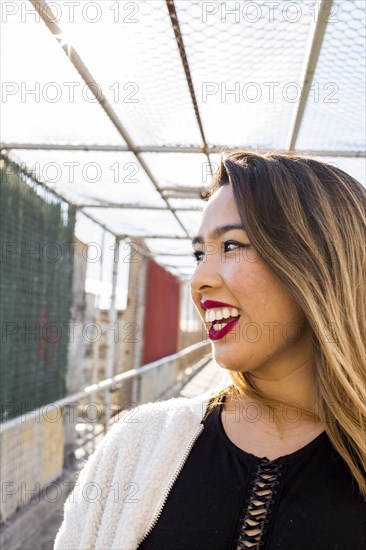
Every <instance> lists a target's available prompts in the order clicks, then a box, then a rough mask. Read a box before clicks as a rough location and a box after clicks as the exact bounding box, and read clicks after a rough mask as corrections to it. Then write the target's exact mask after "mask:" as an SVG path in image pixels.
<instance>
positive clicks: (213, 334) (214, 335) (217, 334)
mask: <svg viewBox="0 0 366 550" xmlns="http://www.w3.org/2000/svg"><path fill="white" fill-rule="evenodd" d="M239 319H240V316H239V317H238V318H237V319H234V321H230V323H228V324H227V325H226V326H225V327H224V328H222V329H221V330H215V329H214V328H213V323H212V325H211V327H210V330H209V331H208V337H209V338H210V340H220V339H221V338H222V337H223V336H225V334H227V333H228V332H229V331H230V330H231V329H232V328H233V327H234V326H235V325H236V323H237V322H238V321H239Z"/></svg>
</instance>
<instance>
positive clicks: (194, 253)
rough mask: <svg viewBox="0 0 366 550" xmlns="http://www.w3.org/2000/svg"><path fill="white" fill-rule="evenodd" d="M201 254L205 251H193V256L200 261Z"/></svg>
mask: <svg viewBox="0 0 366 550" xmlns="http://www.w3.org/2000/svg"><path fill="white" fill-rule="evenodd" d="M200 254H203V252H198V251H197V252H193V253H192V256H193V258H194V259H195V260H196V262H199V261H200V257H199V256H200Z"/></svg>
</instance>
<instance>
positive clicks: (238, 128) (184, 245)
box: [1, 0, 366, 277]
mask: <svg viewBox="0 0 366 550" xmlns="http://www.w3.org/2000/svg"><path fill="white" fill-rule="evenodd" d="M365 13H366V3H365V2H364V0H347V1H345V0H343V1H341V2H332V1H329V0H327V1H325V0H320V1H318V2H308V1H306V0H305V1H302V2H299V1H298V2H281V3H280V2H268V1H264V0H263V1H256V2H247V1H245V2H244V1H235V2H234V1H233V2H231V1H227V2H203V1H186V0H175V1H173V0H166V1H163V0H154V1H151V0H148V1H143V0H139V1H137V2H131V1H127V0H126V1H125V0H123V1H122V0H118V1H115V0H113V1H112V0H110V1H109V0H103V1H99V2H84V1H82V2H75V3H73V2H64V1H61V0H53V1H52V2H49V3H48V4H47V2H46V1H45V0H20V1H19V2H16V3H10V2H9V3H6V6H5V4H4V5H3V24H2V37H1V42H2V48H1V51H2V53H1V67H2V79H3V109H2V111H3V112H2V140H3V142H2V149H4V150H6V151H7V153H8V154H9V156H10V157H11V158H12V159H14V160H16V161H17V162H18V163H20V164H21V165H24V167H25V168H26V169H27V170H28V171H31V172H33V173H34V175H35V177H36V178H37V179H38V180H39V181H43V182H44V184H45V185H47V186H48V187H50V188H51V189H53V190H54V191H55V192H57V193H58V194H59V195H60V196H61V197H63V198H65V199H66V200H67V201H68V202H69V203H71V204H73V205H75V206H76V207H77V209H78V212H81V213H84V214H85V215H86V216H88V218H90V219H92V220H94V221H96V222H97V223H99V224H101V225H102V226H103V227H105V228H106V229H107V230H108V231H110V232H111V233H112V234H114V235H116V236H118V237H121V238H124V237H127V236H128V237H130V238H132V239H133V237H137V236H139V237H143V238H145V243H146V244H147V246H148V248H149V250H150V251H151V253H152V254H153V255H154V256H155V258H156V261H158V262H159V263H160V264H162V265H165V266H166V267H167V269H169V270H171V271H172V272H173V273H174V274H175V275H177V276H180V277H185V276H189V275H190V274H191V273H192V271H193V269H194V265H195V264H194V260H193V258H192V256H191V245H190V242H191V239H192V237H193V236H194V235H195V234H196V232H197V228H198V225H199V221H200V211H201V209H202V207H203V206H204V198H205V193H206V189H207V186H208V184H209V182H210V179H211V177H212V174H213V173H214V171H215V169H216V167H217V165H218V163H219V161H220V151H222V150H223V149H224V148H226V149H227V148H246V149H253V150H257V151H260V152H262V151H272V150H273V151H287V150H292V151H297V152H298V153H299V154H301V155H307V156H309V155H311V156H314V157H315V158H320V159H321V160H324V161H326V162H332V163H334V164H336V165H337V166H339V167H340V168H342V169H343V170H345V171H346V172H348V173H350V174H351V175H353V176H354V177H356V178H357V179H358V180H359V181H360V182H361V183H362V184H364V185H365V180H366V176H365V153H364V150H365V112H366V105H365V93H364V92H365V76H366V75H365V52H364V47H365V28H366V25H365V22H366V21H365ZM20 44H21V47H19V45H20ZM65 54H66V55H65Z"/></svg>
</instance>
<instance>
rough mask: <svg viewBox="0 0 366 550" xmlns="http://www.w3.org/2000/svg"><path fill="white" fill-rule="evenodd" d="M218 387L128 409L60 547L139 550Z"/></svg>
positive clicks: (99, 452)
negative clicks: (196, 393)
mask: <svg viewBox="0 0 366 550" xmlns="http://www.w3.org/2000/svg"><path fill="white" fill-rule="evenodd" d="M215 391H216V390H210V391H209V392H205V393H203V394H200V395H199V396H198V397H195V398H187V397H177V398H171V399H168V400H165V401H157V402H151V403H145V404H143V405H139V406H137V407H135V408H134V409H133V410H132V411H129V412H125V413H124V414H123V415H122V417H121V418H120V420H118V421H117V422H116V423H115V424H113V426H112V427H111V429H110V431H109V432H108V433H107V434H106V435H105V437H104V438H103V439H102V440H101V441H100V442H99V444H98V445H97V447H96V449H95V451H94V453H93V454H92V455H91V456H90V457H89V459H88V460H87V462H86V463H85V465H84V467H83V468H82V470H81V471H80V473H79V476H78V479H77V482H76V485H75V487H74V489H73V491H72V492H71V493H70V495H69V496H68V498H67V499H66V502H65V504H64V518H63V523H62V525H61V527H60V529H59V531H58V533H57V535H56V538H55V542H54V550H92V549H95V550H136V548H137V547H138V545H139V542H140V541H141V540H142V539H143V538H145V536H146V534H147V532H148V531H149V528H150V529H151V526H152V525H154V523H155V522H156V521H157V517H158V516H159V515H160V512H161V509H162V507H163V505H164V503H165V500H166V496H167V494H168V493H169V490H170V489H171V486H172V484H173V483H174V480H175V479H176V476H177V475H179V473H180V471H181V468H182V465H183V464H184V463H185V460H186V458H187V457H188V455H189V452H190V450H191V448H192V446H193V443H194V441H195V440H196V438H197V437H198V435H199V434H200V433H201V430H202V429H203V425H202V424H200V422H201V420H202V418H203V415H204V413H205V411H206V408H207V404H208V400H209V398H210V396H211V395H213V394H214V393H215Z"/></svg>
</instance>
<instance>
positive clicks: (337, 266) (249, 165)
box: [207, 151, 366, 498]
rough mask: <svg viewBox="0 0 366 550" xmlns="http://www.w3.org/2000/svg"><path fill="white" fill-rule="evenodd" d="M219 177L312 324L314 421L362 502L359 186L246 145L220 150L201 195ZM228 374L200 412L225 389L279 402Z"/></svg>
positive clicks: (364, 378) (365, 408)
mask: <svg viewBox="0 0 366 550" xmlns="http://www.w3.org/2000/svg"><path fill="white" fill-rule="evenodd" d="M228 183H230V184H231V185H232V189H233V194H234V199H235V203H236V206H237V210H238V213H239V215H240V219H241V222H242V224H243V225H244V226H245V228H246V232H247V234H248V237H249V239H250V241H251V243H252V245H253V246H254V248H255V249H256V250H257V253H258V254H259V255H260V256H261V257H262V258H263V259H264V260H265V261H266V262H267V264H268V266H269V267H270V268H271V269H272V270H273V272H274V273H275V274H276V275H277V276H278V277H279V278H280V280H281V281H282V282H283V283H284V284H285V285H286V287H287V289H288V291H289V293H290V294H291V295H292V297H293V298H294V299H295V301H296V302H297V303H298V304H299V305H300V307H301V308H302V310H303V312H304V314H305V315H306V318H307V320H308V322H309V324H310V326H311V328H312V330H313V358H314V365H315V384H316V387H315V390H316V396H317V402H318V407H319V411H318V412H319V414H318V418H319V419H320V420H321V421H322V422H324V423H325V425H326V431H327V434H328V436H329V438H330V440H331V442H332V444H333V446H334V447H335V449H336V450H337V451H338V453H339V454H340V455H341V456H342V457H343V459H344V460H345V462H346V464H347V465H348V467H349V469H350V471H351V473H352V475H353V478H354V480H355V481H356V483H357V484H358V487H359V490H360V493H361V494H362V495H363V496H364V497H365V498H366V477H365V473H366V399H365V396H366V189H365V188H364V187H363V186H362V185H361V183H359V182H358V181H357V180H356V179H355V178H353V177H351V176H350V175H349V174H346V173H345V172H343V171H342V170H340V169H339V168H337V167H335V166H333V165H330V164H326V163H323V162H318V161H316V160H314V159H311V158H302V157H299V156H296V155H295V154H292V153H285V154H273V153H272V154H259V153H255V152H252V151H233V152H229V153H228V154H226V155H224V156H223V158H222V160H221V163H220V166H219V168H218V171H217V173H216V174H215V176H214V178H213V181H212V183H211V185H210V187H209V196H211V195H212V194H213V193H214V192H215V191H216V190H217V189H219V188H220V187H221V186H222V185H226V184H228ZM228 373H229V375H230V378H231V379H232V382H233V383H232V384H230V385H228V386H227V387H225V388H223V389H222V390H220V391H218V392H217V393H216V394H215V395H214V398H213V399H212V400H211V401H210V404H209V406H208V408H207V413H209V412H210V411H211V410H212V408H213V407H215V406H217V405H218V404H219V403H221V398H222V396H223V394H228V393H232V394H233V393H236V394H237V395H240V394H243V395H244V394H245V395H246V396H249V397H251V398H253V399H256V400H257V401H258V402H260V403H262V404H266V405H268V404H270V406H271V407H273V410H276V409H278V407H279V405H284V403H281V402H279V401H274V400H271V399H269V398H268V397H267V396H266V395H265V394H263V393H262V392H261V391H260V390H259V388H258V387H256V385H255V383H254V382H253V379H252V377H251V375H250V372H236V371H231V370H229V371H228ZM305 412H308V411H305Z"/></svg>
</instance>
